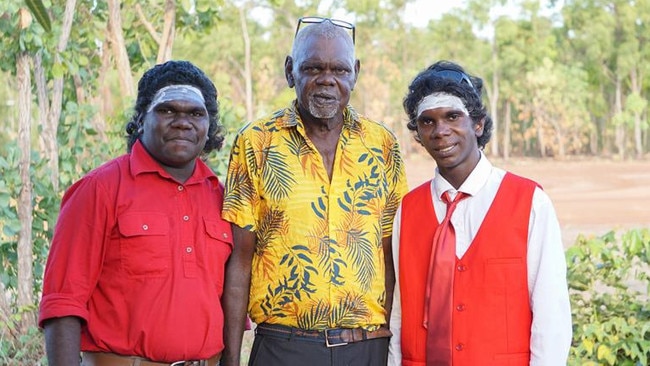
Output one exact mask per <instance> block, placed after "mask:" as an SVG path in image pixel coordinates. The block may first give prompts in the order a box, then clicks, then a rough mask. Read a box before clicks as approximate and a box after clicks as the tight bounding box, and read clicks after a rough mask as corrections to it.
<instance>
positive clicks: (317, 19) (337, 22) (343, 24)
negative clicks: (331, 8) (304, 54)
mask: <svg viewBox="0 0 650 366" xmlns="http://www.w3.org/2000/svg"><path fill="white" fill-rule="evenodd" d="M325 21H329V22H330V23H332V24H334V25H335V26H337V27H341V28H345V29H348V30H351V31H352V43H353V44H354V41H355V28H354V24H352V23H350V22H346V21H345V20H338V19H330V18H322V17H302V18H300V19H298V26H296V34H294V37H295V36H296V35H297V34H298V31H299V30H300V26H301V25H302V24H320V23H323V22H325Z"/></svg>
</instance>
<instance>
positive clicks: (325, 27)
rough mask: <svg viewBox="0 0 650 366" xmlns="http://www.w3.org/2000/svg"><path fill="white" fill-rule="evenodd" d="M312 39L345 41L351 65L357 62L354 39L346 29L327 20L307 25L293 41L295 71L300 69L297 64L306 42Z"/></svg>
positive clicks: (292, 50) (292, 55)
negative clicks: (339, 39)
mask: <svg viewBox="0 0 650 366" xmlns="http://www.w3.org/2000/svg"><path fill="white" fill-rule="evenodd" d="M311 37H322V38H325V39H336V38H341V39H343V40H344V42H345V44H346V46H347V47H348V49H349V50H351V52H350V64H351V65H354V63H355V62H356V56H355V51H354V42H352V37H351V36H350V34H349V33H348V32H347V31H346V30H345V29H343V28H341V27H338V26H336V25H334V24H332V22H330V21H329V20H325V21H324V22H322V23H317V24H308V25H305V26H304V27H303V28H301V29H300V31H298V34H296V38H295V39H294V40H293V48H292V49H291V58H292V59H293V60H294V63H293V69H294V71H295V70H296V68H297V67H298V64H297V63H296V62H295V61H296V59H297V57H298V54H299V53H300V51H301V48H302V47H303V46H304V44H305V42H306V40H307V39H309V38H311Z"/></svg>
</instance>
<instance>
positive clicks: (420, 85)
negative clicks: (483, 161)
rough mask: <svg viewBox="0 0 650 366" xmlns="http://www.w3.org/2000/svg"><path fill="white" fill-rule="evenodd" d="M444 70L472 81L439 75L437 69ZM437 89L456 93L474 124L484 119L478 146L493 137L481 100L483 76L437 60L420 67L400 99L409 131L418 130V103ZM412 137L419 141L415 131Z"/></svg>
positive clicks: (490, 119) (490, 123) (454, 64)
mask: <svg viewBox="0 0 650 366" xmlns="http://www.w3.org/2000/svg"><path fill="white" fill-rule="evenodd" d="M444 71H456V72H458V73H462V74H464V75H466V76H467V77H468V78H469V80H470V81H471V85H470V83H468V82H466V81H464V80H460V81H457V80H453V79H450V78H448V77H444V76H441V75H440V73H441V72H444ZM436 92H444V93H448V94H451V95H455V96H457V97H458V98H460V99H461V100H462V101H463V103H464V104H465V107H467V111H468V112H469V116H470V118H472V121H474V123H475V124H477V123H479V122H481V120H483V121H484V122H483V134H482V135H481V136H478V137H477V142H478V146H479V148H484V147H485V145H486V144H487V143H488V141H490V137H492V128H493V122H492V117H490V116H489V115H488V113H487V108H486V107H485V105H484V104H483V102H482V100H481V95H482V92H483V80H482V79H481V78H479V77H477V76H473V75H469V74H467V73H466V72H465V70H464V69H463V68H462V67H461V66H460V65H458V64H456V63H453V62H451V61H446V60H442V61H438V62H436V63H435V64H433V65H431V66H429V67H427V69H426V70H423V71H421V72H420V73H419V74H418V75H417V76H416V77H415V79H413V81H412V82H411V84H410V85H409V90H408V93H407V94H406V96H405V97H404V102H403V106H404V111H405V112H406V114H407V115H408V118H409V121H408V123H407V125H406V127H407V128H408V129H409V130H411V131H414V132H416V131H417V121H416V118H417V110H418V104H420V102H421V101H422V99H423V98H424V97H426V96H427V95H430V94H433V93H436ZM415 140H416V141H417V142H420V143H421V141H420V138H419V136H418V135H417V133H416V134H415Z"/></svg>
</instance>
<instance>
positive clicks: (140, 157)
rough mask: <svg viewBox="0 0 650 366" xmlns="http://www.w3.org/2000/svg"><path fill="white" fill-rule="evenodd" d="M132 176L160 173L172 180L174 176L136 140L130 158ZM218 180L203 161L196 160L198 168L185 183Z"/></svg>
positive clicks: (196, 167)
mask: <svg viewBox="0 0 650 366" xmlns="http://www.w3.org/2000/svg"><path fill="white" fill-rule="evenodd" d="M129 161H130V166H131V175H132V176H133V177H135V176H137V175H140V174H144V173H158V174H159V175H160V176H161V177H163V178H167V179H172V180H173V178H172V176H171V175H170V174H169V173H167V171H166V170H165V169H164V168H163V167H162V166H161V165H160V164H159V163H158V162H157V161H156V159H154V158H153V157H152V156H151V154H149V152H148V151H147V150H146V149H145V148H144V146H143V145H142V142H140V140H136V142H135V143H134V144H133V147H132V148H131V154H130V156H129ZM212 178H214V179H217V176H216V175H215V174H214V172H213V171H212V170H211V169H210V168H209V167H208V166H207V165H206V164H205V163H204V162H203V161H202V160H201V159H196V166H195V167H194V172H193V173H192V176H191V177H190V178H189V179H188V180H187V181H186V182H185V183H184V184H185V185H189V184H192V183H197V182H202V181H204V180H205V179H212Z"/></svg>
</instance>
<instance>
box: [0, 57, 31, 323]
mask: <svg viewBox="0 0 650 366" xmlns="http://www.w3.org/2000/svg"><path fill="white" fill-rule="evenodd" d="M29 64H30V57H29V55H28V54H27V53H26V52H21V53H20V54H19V55H18V57H17V60H16V78H17V80H18V146H19V147H20V151H21V154H22V155H21V157H20V162H19V168H18V170H19V172H20V181H21V188H20V194H19V197H18V219H19V220H20V223H21V225H20V234H19V236H18V248H17V251H16V252H17V256H18V296H17V299H16V305H17V309H19V311H20V309H27V308H28V307H30V306H33V305H34V276H33V274H32V261H33V258H32V212H33V208H32V181H31V176H30V167H31V154H32V149H31V105H32V88H31V85H32V81H31V75H30V68H29ZM3 295H4V294H3ZM35 325H36V319H35V317H34V313H33V312H31V311H25V312H24V313H23V314H22V317H21V320H20V328H21V332H20V333H21V334H25V333H26V331H27V329H29V328H30V327H32V326H35Z"/></svg>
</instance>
